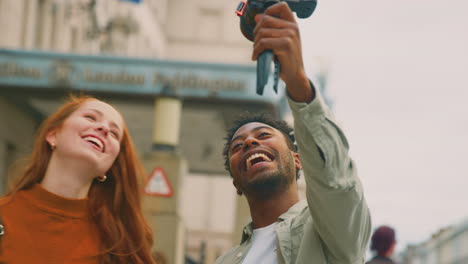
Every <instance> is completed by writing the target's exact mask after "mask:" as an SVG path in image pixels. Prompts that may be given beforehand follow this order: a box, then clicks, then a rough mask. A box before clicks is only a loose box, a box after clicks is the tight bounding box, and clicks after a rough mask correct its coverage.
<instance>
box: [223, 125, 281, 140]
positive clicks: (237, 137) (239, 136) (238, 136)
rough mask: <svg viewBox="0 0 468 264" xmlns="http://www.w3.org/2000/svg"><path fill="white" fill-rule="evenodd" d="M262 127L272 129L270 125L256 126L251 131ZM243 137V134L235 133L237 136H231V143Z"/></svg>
mask: <svg viewBox="0 0 468 264" xmlns="http://www.w3.org/2000/svg"><path fill="white" fill-rule="evenodd" d="M264 128H266V129H269V130H271V131H273V128H272V127H270V126H258V127H256V128H254V129H252V132H255V131H257V130H260V129H264ZM243 137H244V136H243V135H237V136H235V137H233V138H232V140H231V143H232V142H234V141H236V140H237V139H239V138H243Z"/></svg>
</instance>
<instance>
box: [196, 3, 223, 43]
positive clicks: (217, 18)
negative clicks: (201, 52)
mask: <svg viewBox="0 0 468 264" xmlns="http://www.w3.org/2000/svg"><path fill="white" fill-rule="evenodd" d="M199 18H200V19H199V21H200V24H199V26H198V39H199V40H201V41H216V40H220V38H221V37H222V32H221V27H222V22H223V21H222V15H221V10H219V9H215V8H200V10H199Z"/></svg>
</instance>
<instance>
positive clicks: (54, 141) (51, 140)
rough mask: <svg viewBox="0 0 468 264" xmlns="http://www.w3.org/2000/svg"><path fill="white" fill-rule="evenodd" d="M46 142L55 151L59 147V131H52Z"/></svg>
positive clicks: (48, 134)
mask: <svg viewBox="0 0 468 264" xmlns="http://www.w3.org/2000/svg"><path fill="white" fill-rule="evenodd" d="M45 139H46V141H47V143H49V146H50V147H51V148H52V149H54V148H55V147H56V146H57V131H56V130H52V131H50V132H49V133H47V135H46V138H45Z"/></svg>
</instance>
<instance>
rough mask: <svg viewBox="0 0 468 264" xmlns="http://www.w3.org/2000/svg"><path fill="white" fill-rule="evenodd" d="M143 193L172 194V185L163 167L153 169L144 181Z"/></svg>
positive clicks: (155, 194) (169, 195)
mask: <svg viewBox="0 0 468 264" xmlns="http://www.w3.org/2000/svg"><path fill="white" fill-rule="evenodd" d="M145 193H146V194H148V195H152V196H162V197H171V196H172V194H173V191H172V187H171V184H170V183H169V180H168V179H167V177H166V173H165V172H164V169H163V168H161V167H157V168H155V169H154V170H153V172H152V173H151V175H150V177H149V179H148V182H147V183H146V186H145Z"/></svg>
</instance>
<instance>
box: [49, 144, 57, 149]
mask: <svg viewBox="0 0 468 264" xmlns="http://www.w3.org/2000/svg"><path fill="white" fill-rule="evenodd" d="M56 148H57V146H56V145H55V144H54V143H50V149H51V150H52V151H54V150H55V149H56Z"/></svg>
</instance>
